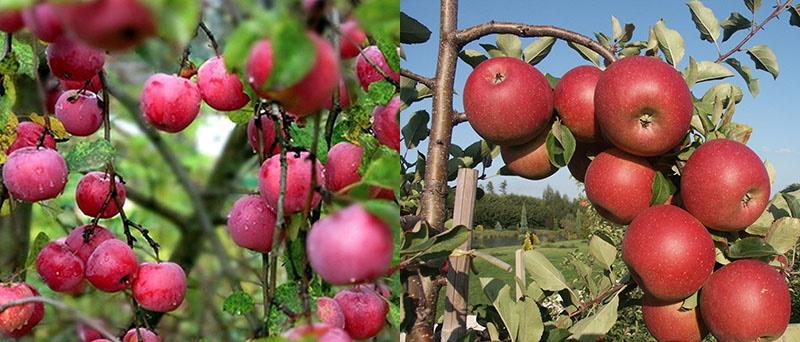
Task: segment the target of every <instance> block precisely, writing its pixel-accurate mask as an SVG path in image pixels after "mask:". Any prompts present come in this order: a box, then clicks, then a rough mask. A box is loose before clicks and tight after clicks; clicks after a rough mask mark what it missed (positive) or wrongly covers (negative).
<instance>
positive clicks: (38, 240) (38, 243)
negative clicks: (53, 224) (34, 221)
mask: <svg viewBox="0 0 800 342" xmlns="http://www.w3.org/2000/svg"><path fill="white" fill-rule="evenodd" d="M49 242H50V237H49V236H47V233H45V232H39V234H36V237H35V238H34V239H33V242H32V243H31V248H30V250H29V251H28V259H27V260H26V261H25V266H26V267H31V266H33V264H35V263H36V257H38V256H39V252H41V251H42V248H44V246H45V245H46V244H48V243H49Z"/></svg>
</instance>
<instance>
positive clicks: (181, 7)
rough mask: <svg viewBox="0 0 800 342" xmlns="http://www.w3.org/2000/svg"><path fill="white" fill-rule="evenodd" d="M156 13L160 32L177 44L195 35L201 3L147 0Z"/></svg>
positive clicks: (186, 0)
mask: <svg viewBox="0 0 800 342" xmlns="http://www.w3.org/2000/svg"><path fill="white" fill-rule="evenodd" d="M145 3H146V4H147V5H148V6H150V8H151V9H152V10H153V13H154V14H155V15H156V23H157V24H156V26H157V27H158V34H159V36H161V37H162V38H164V39H165V40H167V41H169V42H172V43H174V44H175V45H176V46H184V45H186V44H188V43H189V41H190V40H191V39H192V37H194V35H195V32H196V30H197V24H198V23H199V22H200V11H201V8H200V7H201V3H200V2H197V1H192V0H146V1H145Z"/></svg>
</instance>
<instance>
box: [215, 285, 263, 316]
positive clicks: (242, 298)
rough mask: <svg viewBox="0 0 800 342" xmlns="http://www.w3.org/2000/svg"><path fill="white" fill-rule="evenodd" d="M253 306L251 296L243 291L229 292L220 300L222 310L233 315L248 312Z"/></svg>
mask: <svg viewBox="0 0 800 342" xmlns="http://www.w3.org/2000/svg"><path fill="white" fill-rule="evenodd" d="M254 307H255V302H253V297H251V296H250V295H249V294H247V293H245V292H243V291H235V292H233V293H231V294H230V295H228V297H227V298H225V301H223V302H222V311H225V312H227V313H229V314H231V315H234V316H242V315H246V314H247V313H248V312H250V311H253V308H254Z"/></svg>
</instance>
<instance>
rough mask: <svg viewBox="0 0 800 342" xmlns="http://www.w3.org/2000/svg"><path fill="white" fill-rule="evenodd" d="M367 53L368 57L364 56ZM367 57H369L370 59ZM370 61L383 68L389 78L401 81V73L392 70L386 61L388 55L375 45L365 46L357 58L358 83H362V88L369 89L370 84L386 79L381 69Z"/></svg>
mask: <svg viewBox="0 0 800 342" xmlns="http://www.w3.org/2000/svg"><path fill="white" fill-rule="evenodd" d="M365 55H366V57H364V56H365ZM367 58H369V61H368V60H367ZM370 61H371V62H372V63H375V65H376V66H377V67H378V68H380V69H381V70H383V72H384V73H385V74H386V75H388V76H389V78H391V79H392V80H394V81H397V82H400V74H399V73H398V72H397V71H394V70H392V68H391V67H390V66H389V63H388V62H386V57H384V56H383V52H381V50H380V49H378V47H377V46H374V45H373V46H369V47H367V48H365V49H364V50H363V51H362V54H359V55H358V58H356V75H357V76H358V83H359V84H361V88H363V89H364V90H369V85H370V84H372V83H373V82H377V81H381V80H383V79H384V77H383V75H382V74H381V73H380V71H378V70H377V69H375V67H374V66H372V64H370Z"/></svg>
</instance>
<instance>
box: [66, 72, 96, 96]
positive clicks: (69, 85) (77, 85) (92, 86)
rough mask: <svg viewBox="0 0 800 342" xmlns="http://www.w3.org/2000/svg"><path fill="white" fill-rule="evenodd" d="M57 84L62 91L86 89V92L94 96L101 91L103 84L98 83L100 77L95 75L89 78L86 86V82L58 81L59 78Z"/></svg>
mask: <svg viewBox="0 0 800 342" xmlns="http://www.w3.org/2000/svg"><path fill="white" fill-rule="evenodd" d="M58 83H59V85H61V88H63V89H64V90H70V89H76V90H79V89H86V90H88V91H91V92H93V93H95V94H96V93H99V92H100V90H102V89H103V84H102V83H101V82H100V77H99V76H97V75H95V76H94V77H92V78H91V80H90V81H89V84H88V85H86V81H71V80H65V79H60V78H59V79H58ZM84 87H85V88H84Z"/></svg>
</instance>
